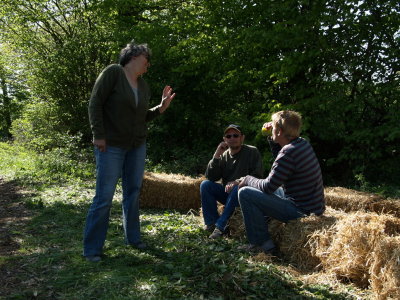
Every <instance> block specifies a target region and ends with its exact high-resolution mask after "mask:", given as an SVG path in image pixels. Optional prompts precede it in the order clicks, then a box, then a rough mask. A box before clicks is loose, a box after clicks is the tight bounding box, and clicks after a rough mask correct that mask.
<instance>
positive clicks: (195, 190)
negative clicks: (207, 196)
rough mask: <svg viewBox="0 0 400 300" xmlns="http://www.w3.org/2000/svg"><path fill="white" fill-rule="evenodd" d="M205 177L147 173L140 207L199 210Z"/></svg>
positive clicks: (144, 178)
mask: <svg viewBox="0 0 400 300" xmlns="http://www.w3.org/2000/svg"><path fill="white" fill-rule="evenodd" d="M203 180H204V178H203V177H199V178H192V177H188V176H184V175H180V174H166V173H151V172H146V173H145V174H144V177H143V185H142V190H141V193H140V207H142V208H162V209H176V210H189V209H199V208H200V207H201V201H200V183H201V182H202V181H203Z"/></svg>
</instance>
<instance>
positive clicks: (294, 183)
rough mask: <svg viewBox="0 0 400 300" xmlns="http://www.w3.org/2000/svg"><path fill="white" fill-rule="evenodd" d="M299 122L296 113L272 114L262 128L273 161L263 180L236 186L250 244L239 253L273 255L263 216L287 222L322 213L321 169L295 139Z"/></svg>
mask: <svg viewBox="0 0 400 300" xmlns="http://www.w3.org/2000/svg"><path fill="white" fill-rule="evenodd" d="M301 123H302V122H301V116H300V114H299V113H297V112H295V111H290V110H285V111H280V112H277V113H275V114H273V115H272V122H269V123H265V124H264V126H263V127H265V128H266V129H267V130H269V129H271V127H272V139H271V138H268V140H269V142H270V145H271V149H272V152H273V154H276V158H275V161H274V163H273V165H272V168H271V171H270V173H269V175H268V177H267V178H266V179H258V178H255V177H253V176H246V177H245V178H243V180H241V182H240V184H239V193H238V194H239V203H240V207H241V209H242V213H243V219H244V224H245V227H246V233H247V239H248V241H249V243H250V244H249V245H245V246H242V247H241V249H242V250H247V251H250V252H259V251H264V252H265V253H269V254H274V253H276V248H275V245H274V243H273V241H272V240H271V238H270V235H269V232H268V224H267V222H266V218H265V217H272V218H274V219H277V220H279V221H282V222H288V221H290V220H294V219H298V218H301V217H304V216H308V215H310V214H316V215H322V214H323V212H324V211H325V200H324V187H323V183H322V176H321V168H320V165H319V162H318V160H317V157H316V155H315V152H314V150H313V148H312V147H311V145H310V143H309V142H307V141H306V140H305V139H303V138H301V137H300V136H299V135H300V129H301ZM277 150H278V151H277ZM275 151H276V152H275Z"/></svg>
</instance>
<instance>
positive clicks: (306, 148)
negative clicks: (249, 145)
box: [247, 137, 325, 215]
mask: <svg viewBox="0 0 400 300" xmlns="http://www.w3.org/2000/svg"><path fill="white" fill-rule="evenodd" d="M273 150H274V149H273ZM273 152H274V151H273ZM247 185H248V186H251V187H254V188H257V189H259V190H261V191H263V192H265V193H268V194H272V193H273V192H275V191H276V189H278V188H279V187H281V186H282V187H283V189H284V191H285V196H286V197H287V198H290V199H291V200H293V201H294V203H295V204H296V206H297V207H299V208H300V209H301V210H302V211H303V212H304V213H306V214H311V213H315V214H316V215H321V214H322V213H323V212H324V211H325V199H324V187H323V182H322V174H321V168H320V165H319V162H318V159H317V157H316V155H315V152H314V150H313V148H312V146H311V145H310V143H309V142H307V141H306V140H305V139H303V138H301V137H298V138H296V139H294V140H292V141H291V142H290V143H289V144H287V145H285V146H284V147H282V149H280V151H279V152H278V153H277V156H276V159H275V161H274V163H273V165H272V167H271V171H270V173H269V175H268V177H267V178H266V179H257V178H254V177H249V178H248V179H247Z"/></svg>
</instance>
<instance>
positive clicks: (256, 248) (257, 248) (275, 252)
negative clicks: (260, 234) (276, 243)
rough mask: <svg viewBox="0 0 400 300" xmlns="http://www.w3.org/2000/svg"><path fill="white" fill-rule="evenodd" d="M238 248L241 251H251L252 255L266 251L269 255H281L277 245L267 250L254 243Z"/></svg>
mask: <svg viewBox="0 0 400 300" xmlns="http://www.w3.org/2000/svg"><path fill="white" fill-rule="evenodd" d="M237 249H238V250H240V251H244V252H249V253H250V254H252V255H254V254H258V253H262V252H264V253H265V254H268V255H271V256H276V257H280V255H279V250H278V248H277V247H274V248H271V249H268V250H265V249H264V248H263V247H261V246H257V245H253V244H247V245H242V246H239V247H238V248H237Z"/></svg>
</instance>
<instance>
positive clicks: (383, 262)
mask: <svg viewBox="0 0 400 300" xmlns="http://www.w3.org/2000/svg"><path fill="white" fill-rule="evenodd" d="M372 260H373V263H372V265H371V268H370V273H371V288H372V290H373V291H374V293H375V294H376V295H377V297H376V298H377V299H400V236H396V237H385V238H383V239H382V240H381V241H379V243H378V245H377V247H376V248H375V251H374V252H373V253H372Z"/></svg>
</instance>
